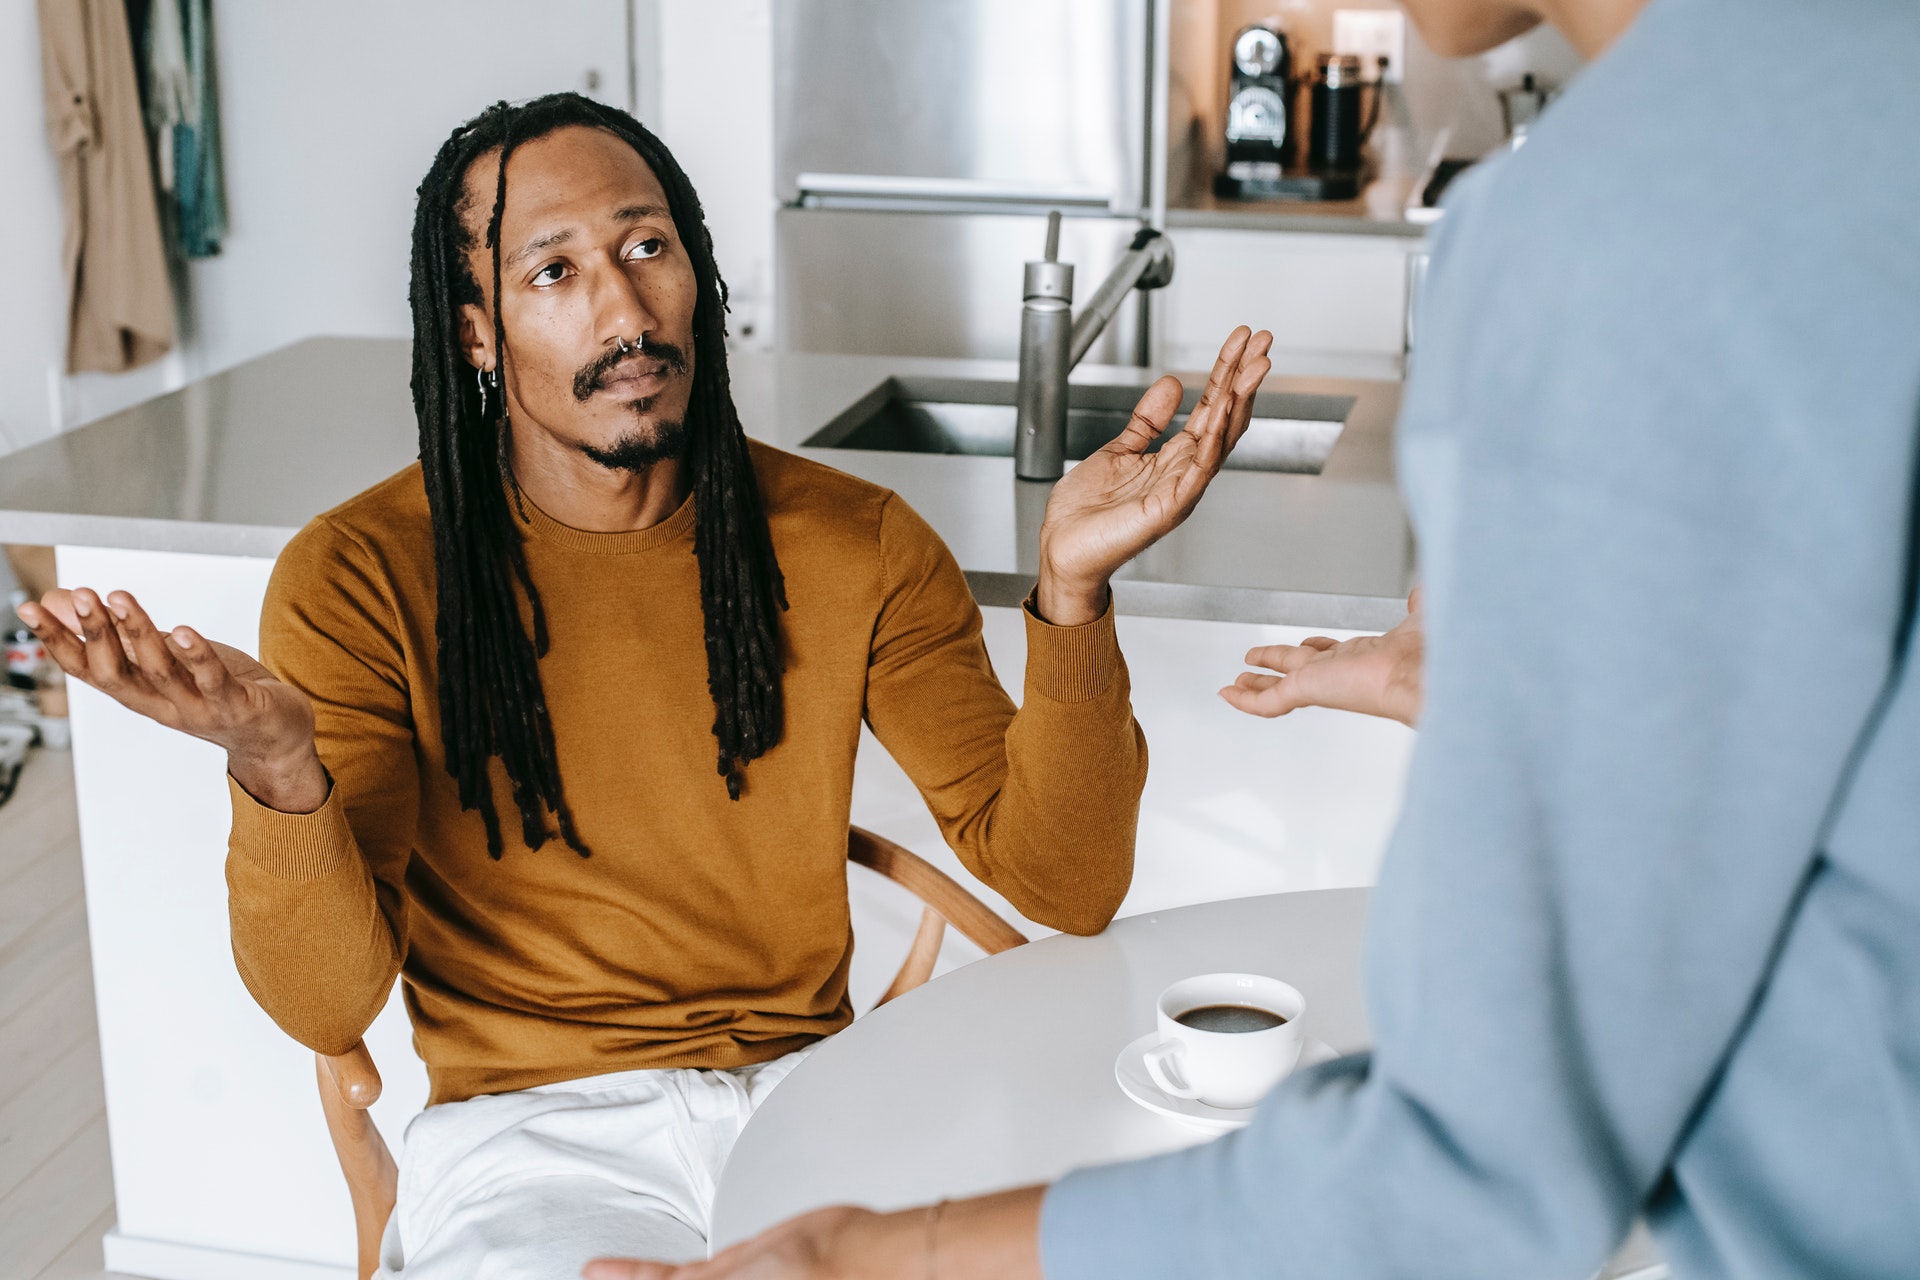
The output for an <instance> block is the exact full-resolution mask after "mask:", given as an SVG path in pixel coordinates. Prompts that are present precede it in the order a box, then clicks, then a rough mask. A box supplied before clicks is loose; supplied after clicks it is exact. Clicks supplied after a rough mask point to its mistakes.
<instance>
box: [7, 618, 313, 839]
mask: <svg viewBox="0 0 1920 1280" xmlns="http://www.w3.org/2000/svg"><path fill="white" fill-rule="evenodd" d="M20 620H21V621H22V622H24V623H26V624H27V626H28V627H30V628H32V630H33V634H34V635H35V636H37V637H39V639H40V643H41V644H43V645H45V646H46V647H47V654H48V656H49V657H51V658H52V659H53V660H54V662H56V663H57V664H59V667H60V669H61V670H62V671H64V672H66V673H67V675H68V676H70V677H72V678H73V679H75V680H79V681H82V682H84V683H86V684H89V685H91V686H93V687H94V688H95V689H98V690H99V691H100V692H102V693H104V694H106V695H107V696H108V697H110V698H112V699H113V700H114V701H116V702H118V703H120V704H121V705H122V706H124V707H127V708H128V709H129V710H132V711H135V712H137V713H139V714H140V715H143V716H146V717H147V718H148V719H150V720H155V721H158V722H159V723H161V724H163V725H166V726H167V727H168V728H169V729H178V730H180V732H182V733H189V734H192V735H193V736H194V737H196V738H204V739H205V740H206V741H208V742H211V743H213V744H214V745H215V746H218V747H222V748H225V750H226V752H227V763H228V767H229V769H230V770H231V771H232V773H233V776H234V779H235V781H237V782H239V783H240V785H241V786H242V787H245V788H246V789H247V791H248V792H250V793H251V794H252V795H253V796H254V798H255V799H257V800H259V801H260V802H261V803H262V804H265V805H268V806H270V807H272V808H276V809H283V810H286V811H288V812H294V813H299V812H311V811H312V810H314V809H317V808H319V807H320V805H321V804H322V803H324V802H325V800H326V798H327V786H328V784H327V778H326V771H325V770H324V769H322V768H321V766H320V757H319V755H318V753H317V752H316V750H315V748H314V741H313V704H312V703H311V702H309V701H308V700H307V696H306V695H305V694H304V693H301V692H300V691H299V690H298V689H295V688H294V687H293V686H292V685H288V684H284V683H282V682H281V681H280V680H278V679H275V678H274V675H273V673H272V672H270V671H268V670H267V669H266V668H265V667H263V666H261V665H260V663H258V662H257V661H255V660H254V659H253V658H252V657H250V656H248V655H247V654H245V653H242V652H241V651H240V650H238V649H235V648H232V647H231V646H229V645H224V644H217V643H215V642H213V641H211V640H208V639H206V638H205V637H203V636H201V635H200V634H199V633H198V632H196V631H194V630H192V629H191V628H188V627H175V628H173V630H171V631H165V632H163V631H161V630H160V629H159V628H158V627H156V626H154V625H153V621H152V619H150V618H148V617H147V612H146V610H145V609H143V608H141V607H140V602H139V601H138V600H135V599H134V598H133V596H132V595H130V594H128V593H127V592H125V591H114V592H111V593H109V594H108V595H107V597H106V599H105V600H102V599H101V598H100V596H99V595H98V594H96V593H95V592H93V591H91V590H89V589H87V588H85V587H81V588H80V589H79V590H77V591H67V590H64V589H60V590H55V591H49V592H48V593H47V594H46V595H45V596H44V597H42V598H41V600H40V603H38V604H24V605H21V606H20Z"/></svg>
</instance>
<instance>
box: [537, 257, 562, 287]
mask: <svg viewBox="0 0 1920 1280" xmlns="http://www.w3.org/2000/svg"><path fill="white" fill-rule="evenodd" d="M566 274H567V268H566V266H565V265H564V264H562V263H558V262H549V263H548V264H547V265H546V266H544V267H542V268H540V269H539V270H538V271H536V272H534V273H533V282H534V283H535V284H559V283H560V281H561V280H562V279H564V278H565V277H566Z"/></svg>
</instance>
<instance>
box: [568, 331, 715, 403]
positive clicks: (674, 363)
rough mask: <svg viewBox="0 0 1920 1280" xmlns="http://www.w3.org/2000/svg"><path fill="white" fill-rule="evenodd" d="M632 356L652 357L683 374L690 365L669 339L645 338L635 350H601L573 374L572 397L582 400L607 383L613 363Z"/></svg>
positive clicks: (673, 370)
mask: <svg viewBox="0 0 1920 1280" xmlns="http://www.w3.org/2000/svg"><path fill="white" fill-rule="evenodd" d="M634 356H639V357H640V358H641V359H647V358H652V359H655V360H658V361H660V362H662V363H663V364H665V365H666V366H667V368H668V369H669V370H671V371H672V372H674V373H676V374H682V375H684V374H685V373H686V372H687V370H688V369H689V368H691V367H692V366H690V365H689V364H688V363H687V354H686V352H684V351H682V350H681V349H680V348H679V347H676V346H674V345H673V344H672V343H671V342H654V341H651V340H647V341H645V342H644V343H643V345H642V346H641V347H640V348H639V349H638V350H637V351H636V350H635V349H633V348H631V347H629V348H628V349H627V350H625V351H622V350H620V349H619V348H618V347H613V348H609V349H608V350H606V351H603V352H601V353H600V355H599V356H598V357H597V358H596V359H595V360H594V361H593V362H592V363H591V364H588V365H586V366H585V367H583V368H582V369H581V370H580V372H578V373H576V374H574V375H573V398H574V399H575V400H579V401H581V402H582V403H585V402H586V400H587V399H589V398H590V397H591V396H592V395H593V393H594V392H596V391H598V390H600V389H601V388H602V387H604V386H605V385H606V382H607V375H608V374H610V373H612V372H613V369H614V366H615V365H618V364H619V363H620V362H621V361H623V360H629V359H632V358H633V357H634Z"/></svg>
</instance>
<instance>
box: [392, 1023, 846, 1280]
mask: <svg viewBox="0 0 1920 1280" xmlns="http://www.w3.org/2000/svg"><path fill="white" fill-rule="evenodd" d="M808 1052H809V1051H808V1050H805V1049H802V1050H801V1051H799V1052H798V1053H791V1054H788V1055H787V1056H786V1057H784V1058H776V1059H774V1060H773V1061H772V1062H767V1063H762V1064H761V1065H759V1066H754V1067H743V1068H740V1069H738V1070H734V1071H692V1070H664V1071H621V1072H616V1073H615V1074H612V1075H604V1076H589V1077H588V1078H586V1079H584V1080H568V1081H565V1082H562V1083H560V1084H547V1085H541V1086H539V1087H537V1088H533V1089H523V1090H521V1091H519V1092H517V1093H499V1094H487V1095H483V1096H481V1097H478V1098H470V1099H468V1100H467V1101H465V1102H449V1103H443V1104H442V1105H440V1106H437V1107H429V1108H427V1109H426V1110H425V1111H423V1112H421V1113H420V1115H419V1116H418V1117H416V1118H415V1119H414V1121H413V1123H412V1124H410V1125H408V1126H407V1138H406V1145H405V1147H404V1148H403V1149H402V1151H401V1154H400V1189H399V1197H398V1200H397V1203H396V1204H395V1206H394V1210H393V1217H391V1218H390V1219H388V1221H387V1231H386V1236H385V1238H384V1239H383V1240H382V1241H381V1245H380V1270H379V1272H378V1273H377V1276H378V1280H507V1278H508V1277H511V1280H577V1277H578V1276H579V1275H580V1268H581V1267H582V1266H584V1265H585V1264H586V1263H587V1261H588V1259H591V1258H597V1257H601V1256H603V1255H609V1254H611V1255H614V1256H616V1257H627V1258H650V1259H658V1260H660V1261H664V1262H688V1261H692V1260H694V1259H698V1258H704V1257H706V1256H707V1222H708V1215H709V1213H710V1212H711V1211H712V1208H713V1190H714V1186H715V1184H716V1183H718V1181H719V1179H720V1171H721V1169H722V1168H723V1167H724V1166H725V1164H726V1162H727V1155H728V1153H729V1152H731V1151H732V1150H733V1144H734V1142H735V1141H736V1140H737V1139H738V1138H739V1136H740V1130H741V1128H742V1127H743V1126H745V1124H746V1123H747V1120H748V1119H749V1118H750V1117H751V1116H752V1115H753V1113H754V1110H755V1109H756V1108H758V1107H759V1105H760V1104H761V1103H762V1102H764V1101H765V1100H766V1098H767V1095H768V1094H769V1093H771V1092H772V1091H773V1087H774V1086H775V1085H777V1084H779V1083H780V1081H781V1080H782V1079H784V1078H785V1077H786V1075H787V1073H788V1072H790V1071H792V1070H793V1068H794V1067H796V1066H798V1065H799V1063H800V1060H801V1059H802V1058H804V1057H805V1056H806V1055H807V1053H808Z"/></svg>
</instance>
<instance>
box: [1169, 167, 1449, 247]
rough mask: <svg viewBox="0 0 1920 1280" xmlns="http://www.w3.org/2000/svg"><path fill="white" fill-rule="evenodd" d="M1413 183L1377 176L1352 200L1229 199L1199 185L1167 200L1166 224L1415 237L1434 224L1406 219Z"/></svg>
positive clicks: (1177, 227)
mask: <svg viewBox="0 0 1920 1280" xmlns="http://www.w3.org/2000/svg"><path fill="white" fill-rule="evenodd" d="M1413 187H1414V183H1413V181H1412V180H1411V179H1400V178H1376V179H1374V180H1373V181H1372V182H1369V183H1368V184H1367V186H1366V188H1365V190H1363V191H1362V192H1361V193H1360V194H1359V195H1358V196H1356V197H1355V198H1353V199H1351V200H1230V199H1223V198H1221V197H1219V196H1216V195H1214V194H1213V192H1212V191H1211V190H1209V189H1206V188H1204V187H1202V188H1198V189H1196V190H1193V191H1189V192H1186V193H1185V194H1184V195H1183V196H1182V197H1181V198H1180V199H1179V200H1178V201H1177V202H1173V203H1170V204H1169V205H1168V207H1167V226H1168V227H1169V228H1171V229H1176V230H1177V229H1180V228H1188V227H1192V228H1212V229H1215V230H1228V231H1292V232H1300V233H1308V232H1310V233H1318V234H1322V235H1349V236H1354V235H1358V236H1398V237H1400V238H1403V239H1410V240H1417V239H1419V238H1420V237H1422V236H1424V235H1426V234H1427V232H1428V231H1430V230H1432V226H1431V224H1429V223H1421V222H1410V221H1408V220H1407V216H1406V205H1407V197H1408V196H1409V195H1410V194H1412V191H1413Z"/></svg>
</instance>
